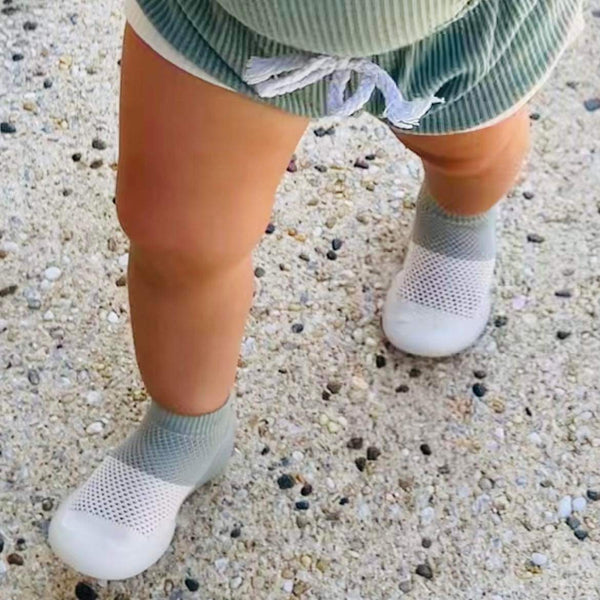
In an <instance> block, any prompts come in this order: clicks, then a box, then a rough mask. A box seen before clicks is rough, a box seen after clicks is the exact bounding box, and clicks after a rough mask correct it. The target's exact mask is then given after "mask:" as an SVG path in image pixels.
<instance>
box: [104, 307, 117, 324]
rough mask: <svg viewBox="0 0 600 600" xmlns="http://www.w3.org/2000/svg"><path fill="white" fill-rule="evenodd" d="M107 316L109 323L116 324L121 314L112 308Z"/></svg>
mask: <svg viewBox="0 0 600 600" xmlns="http://www.w3.org/2000/svg"><path fill="white" fill-rule="evenodd" d="M106 318H107V319H108V322H109V323H113V324H114V323H118V322H119V315H118V314H117V313H116V312H115V311H114V310H111V311H110V312H109V313H108V315H107V317H106Z"/></svg>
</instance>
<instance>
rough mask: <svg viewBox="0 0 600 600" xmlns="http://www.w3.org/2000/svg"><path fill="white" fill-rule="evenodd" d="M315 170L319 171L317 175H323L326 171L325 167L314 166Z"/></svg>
mask: <svg viewBox="0 0 600 600" xmlns="http://www.w3.org/2000/svg"><path fill="white" fill-rule="evenodd" d="M315 169H316V170H317V171H319V173H325V172H326V171H327V167H326V166H325V165H315Z"/></svg>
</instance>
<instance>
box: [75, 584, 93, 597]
mask: <svg viewBox="0 0 600 600" xmlns="http://www.w3.org/2000/svg"><path fill="white" fill-rule="evenodd" d="M75 596H76V597H77V600H96V598H97V597H98V593H97V592H96V590H95V589H94V588H93V587H92V586H90V585H89V584H87V583H85V582H83V581H80V582H79V583H78V584H77V585H76V586H75Z"/></svg>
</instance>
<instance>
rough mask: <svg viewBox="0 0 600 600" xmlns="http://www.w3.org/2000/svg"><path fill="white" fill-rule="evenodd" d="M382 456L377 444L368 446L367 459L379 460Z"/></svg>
mask: <svg viewBox="0 0 600 600" xmlns="http://www.w3.org/2000/svg"><path fill="white" fill-rule="evenodd" d="M380 456H381V450H380V449H379V448H377V446H369V447H368V448H367V460H377V459H378V458H379V457H380Z"/></svg>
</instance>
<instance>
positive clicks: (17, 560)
mask: <svg viewBox="0 0 600 600" xmlns="http://www.w3.org/2000/svg"><path fill="white" fill-rule="evenodd" d="M6 562H7V563H8V564H9V565H17V566H18V567H21V566H22V565H23V563H24V562H25V561H24V560H23V557H22V556H21V555H20V554H17V553H16V552H13V553H12V554H9V555H8V556H7V557H6Z"/></svg>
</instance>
